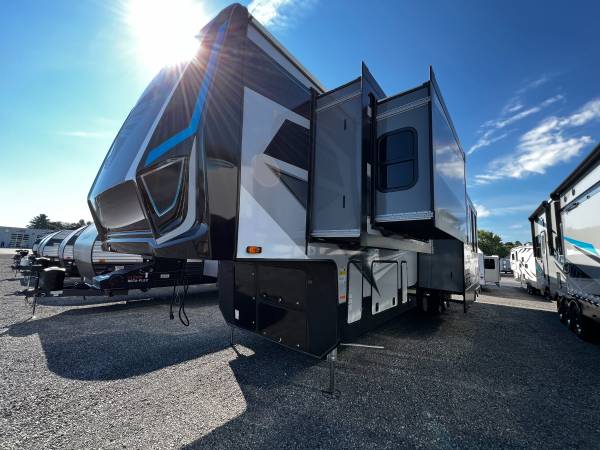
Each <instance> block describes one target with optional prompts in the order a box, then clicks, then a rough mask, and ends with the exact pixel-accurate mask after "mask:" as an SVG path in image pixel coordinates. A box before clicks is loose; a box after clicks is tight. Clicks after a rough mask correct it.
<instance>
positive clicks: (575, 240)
mask: <svg viewBox="0 0 600 450" xmlns="http://www.w3.org/2000/svg"><path fill="white" fill-rule="evenodd" d="M599 194H600V145H597V146H596V148H595V149H594V150H593V151H592V152H591V153H590V155H588V157H587V158H585V159H584V160H583V162H582V163H581V164H580V165H579V166H578V167H577V168H576V169H575V170H574V171H573V173H571V175H569V176H568V177H567V178H566V179H565V180H564V181H563V182H562V183H561V184H560V186H558V187H557V188H556V189H555V190H554V191H553V192H552V193H551V195H550V197H551V199H552V200H553V202H554V204H555V208H556V209H555V211H556V225H555V229H556V230H557V232H558V234H557V235H558V239H557V240H556V243H555V245H554V250H555V252H556V253H557V254H558V255H559V259H561V260H562V261H563V263H564V264H563V269H564V278H563V274H558V276H559V279H558V285H559V291H558V300H557V306H558V310H559V313H560V315H561V319H562V320H563V321H564V322H565V323H567V324H568V325H569V326H570V327H571V329H572V330H573V331H575V333H576V334H577V335H579V336H581V337H586V336H587V335H588V334H589V331H590V325H591V323H592V322H596V323H597V322H599V321H600V214H598V211H599V210H600V195H599Z"/></svg>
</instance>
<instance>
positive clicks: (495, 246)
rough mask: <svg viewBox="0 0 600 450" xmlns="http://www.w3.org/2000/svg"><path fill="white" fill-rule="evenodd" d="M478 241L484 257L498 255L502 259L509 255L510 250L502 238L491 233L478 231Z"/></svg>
mask: <svg viewBox="0 0 600 450" xmlns="http://www.w3.org/2000/svg"><path fill="white" fill-rule="evenodd" d="M477 239H478V240H479V248H480V249H481V251H482V252H483V254H484V255H498V256H499V257H500V258H504V257H505V256H507V255H508V253H509V250H507V248H506V246H505V245H504V244H503V243H502V238H501V237H500V236H498V235H497V234H495V233H492V232H491V231H487V230H478V231H477Z"/></svg>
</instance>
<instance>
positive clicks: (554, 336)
mask: <svg viewBox="0 0 600 450" xmlns="http://www.w3.org/2000/svg"><path fill="white" fill-rule="evenodd" d="M243 340H245V339H243ZM358 342H360V343H364V344H377V345H383V346H384V347H385V348H384V349H383V350H379V349H364V348H362V349H361V348H345V349H343V350H342V351H341V352H340V354H339V364H338V370H337V381H338V388H339V389H340V391H341V396H340V398H339V399H335V400H333V399H329V398H327V397H325V396H323V395H322V393H321V392H320V389H319V388H323V387H325V386H326V383H327V380H328V378H327V377H328V369H327V365H326V363H324V362H321V363H318V364H315V363H314V360H311V359H309V358H306V357H303V356H302V355H299V354H296V353H294V352H290V351H287V350H285V349H282V348H279V347H276V346H269V345H263V344H261V345H257V346H256V347H253V348H254V349H255V352H256V353H255V355H253V356H252V357H239V358H237V359H235V360H233V361H231V362H230V366H231V369H232V371H233V373H234V375H235V377H236V380H237V382H238V383H239V385H240V388H241V390H242V393H243V395H244V398H245V400H246V404H247V407H246V411H245V412H244V413H243V414H242V415H240V416H238V417H236V418H235V419H233V420H231V421H229V422H227V423H226V424H224V425H223V426H221V427H219V428H216V429H214V430H213V431H212V432H211V433H209V434H208V435H206V436H204V437H202V438H199V439H198V440H197V441H194V442H192V443H190V444H189V445H187V446H186V447H185V448H239V447H251V448H295V447H304V448H312V447H320V448H332V447H335V448H355V447H364V446H369V447H385V448H398V447H426V448H428V447H436V448H440V447H441V448H456V447H458V448H465V447H470V448H473V447H475V448H482V447H486V448H490V447H537V448H548V447H553V448H564V447H568V446H573V445H576V446H583V447H596V446H597V445H599V444H600V437H599V436H598V434H597V420H596V419H595V416H594V415H593V414H590V411H592V410H596V408H597V405H598V404H600V393H599V392H598V390H597V389H595V385H596V375H595V374H596V373H597V371H598V369H599V368H600V354H598V352H597V348H596V347H595V346H593V345H589V344H586V343H584V342H581V341H580V340H578V339H577V338H575V337H574V336H573V335H572V333H570V332H569V331H568V330H566V329H564V327H563V326H562V325H561V324H560V323H559V322H558V319H557V317H556V314H552V313H549V312H546V311H539V310H531V309H524V308H513V307H506V306H498V305H490V304H475V305H474V306H473V307H472V308H471V310H470V311H469V312H468V313H467V314H463V313H462V311H459V309H458V308H452V309H451V310H450V311H449V312H448V313H444V314H442V315H441V316H439V317H435V318H433V319H430V318H427V317H424V316H421V315H418V314H413V313H408V314H405V315H403V316H401V317H399V318H397V319H394V320H392V321H391V322H388V323H387V324H385V325H383V326H382V327H379V328H377V329H376V330H374V331H373V332H372V333H369V334H367V335H365V336H364V337H363V338H361V339H359V341H358ZM244 344H245V345H247V344H246V343H244ZM573 379H576V380H580V381H579V383H578V385H577V386H574V385H573V383H572V382H571V381H570V380H573ZM594 405H595V406H594ZM590 408H591V409H590ZM567 410H568V411H569V414H565V411H567ZM573 433H575V434H576V435H577V438H576V442H575V443H574V442H573V440H572V436H573Z"/></svg>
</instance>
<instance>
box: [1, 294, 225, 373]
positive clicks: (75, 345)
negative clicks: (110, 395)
mask: <svg viewBox="0 0 600 450" xmlns="http://www.w3.org/2000/svg"><path fill="white" fill-rule="evenodd" d="M169 302H170V300H166V299H153V300H147V301H137V302H130V303H127V304H110V305H105V306H95V307H89V308H78V309H71V310H68V311H66V312H63V313H60V314H57V315H55V316H51V317H48V318H43V319H36V320H32V321H29V322H25V323H21V324H16V325H13V326H11V327H9V330H8V334H9V335H10V336H13V337H25V336H30V335H33V334H37V335H38V336H39V339H40V342H41V344H42V348H43V350H44V353H45V356H46V359H47V361H48V368H49V369H50V370H51V371H52V372H54V373H56V374H57V375H60V376H62V377H65V378H71V379H78V380H115V379H124V378H129V377H133V376H138V375H143V374H145V373H149V372H152V371H155V370H158V369H161V368H164V367H167V366H171V365H174V364H178V363H181V362H184V361H188V360H190V359H194V358H198V357H200V356H203V355H206V354H208V353H212V352H216V351H219V350H222V349H223V348H225V347H226V346H227V345H229V328H228V327H226V326H225V325H224V321H223V320H222V319H221V316H220V311H219V309H218V307H217V300H216V298H215V294H214V292H207V293H203V294H198V295H195V296H194V297H193V298H189V299H188V300H187V301H186V310H187V313H188V316H189V318H190V322H191V325H190V327H184V326H183V325H181V323H180V322H179V321H178V320H177V318H175V320H169V316H168V311H169ZM174 313H175V316H176V317H177V309H174ZM215 324H216V326H215Z"/></svg>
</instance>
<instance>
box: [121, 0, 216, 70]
mask: <svg viewBox="0 0 600 450" xmlns="http://www.w3.org/2000/svg"><path fill="white" fill-rule="evenodd" d="M124 6H125V9H124V20H125V23H126V25H127V27H128V31H129V33H130V34H131V38H132V39H133V41H134V44H133V48H132V52H133V54H134V55H135V57H136V59H137V60H138V61H139V63H140V64H142V65H143V66H144V69H145V70H149V71H152V72H153V73H156V72H157V71H158V70H159V69H160V68H161V67H164V66H165V65H169V64H176V63H179V62H182V61H186V60H188V59H190V58H191V57H192V56H193V55H194V53H195V51H196V50H197V49H198V46H199V42H198V40H197V39H196V37H195V36H196V35H197V34H198V32H199V31H200V29H201V28H202V27H203V26H204V25H205V24H206V22H207V21H208V17H207V14H206V12H205V9H204V7H203V4H202V3H201V2H199V1H194V0H127V2H126V3H125V5H124Z"/></svg>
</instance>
